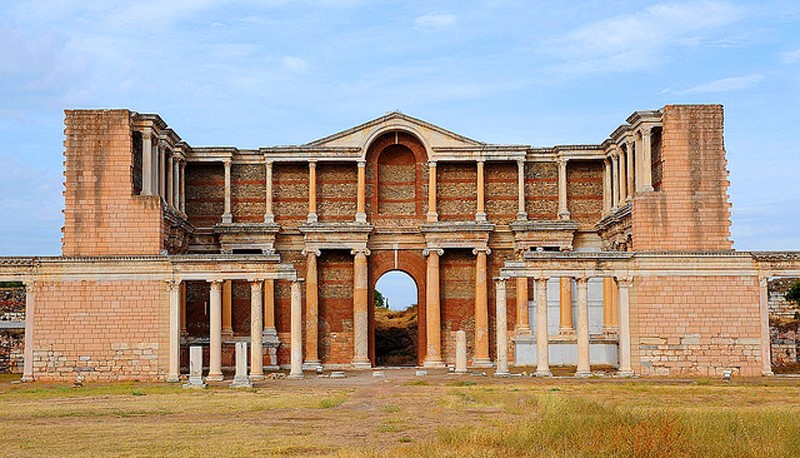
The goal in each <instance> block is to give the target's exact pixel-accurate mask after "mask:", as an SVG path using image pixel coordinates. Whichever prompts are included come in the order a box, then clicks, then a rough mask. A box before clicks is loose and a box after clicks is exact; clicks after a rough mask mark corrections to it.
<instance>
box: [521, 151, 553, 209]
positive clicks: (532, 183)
mask: <svg viewBox="0 0 800 458" xmlns="http://www.w3.org/2000/svg"><path fill="white" fill-rule="evenodd" d="M525 211H526V212H527V213H528V219H532V220H554V219H557V218H558V164H556V163H555V162H528V163H526V164H525Z"/></svg>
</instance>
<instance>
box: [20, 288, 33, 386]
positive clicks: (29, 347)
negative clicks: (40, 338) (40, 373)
mask: <svg viewBox="0 0 800 458" xmlns="http://www.w3.org/2000/svg"><path fill="white" fill-rule="evenodd" d="M35 313H36V282H34V281H33V280H26V281H25V349H24V350H23V357H24V359H25V361H24V362H23V364H22V381H23V382H32V381H33V332H34V326H33V323H34V321H35V320H36V315H35Z"/></svg>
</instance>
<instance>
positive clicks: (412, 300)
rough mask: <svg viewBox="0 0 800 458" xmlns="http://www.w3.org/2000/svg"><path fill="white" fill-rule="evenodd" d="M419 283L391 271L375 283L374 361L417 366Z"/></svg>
mask: <svg viewBox="0 0 800 458" xmlns="http://www.w3.org/2000/svg"><path fill="white" fill-rule="evenodd" d="M417 294H418V291H417V283H416V282H415V281H414V279H413V278H412V277H411V275H409V274H407V273H406V272H403V271H402V270H390V271H388V272H386V273H384V274H383V275H381V277H380V278H379V279H378V281H377V282H376V283H375V294H374V297H375V364H376V365H377V366H416V365H417V336H418V334H417V301H418V297H419V296H418V295H417Z"/></svg>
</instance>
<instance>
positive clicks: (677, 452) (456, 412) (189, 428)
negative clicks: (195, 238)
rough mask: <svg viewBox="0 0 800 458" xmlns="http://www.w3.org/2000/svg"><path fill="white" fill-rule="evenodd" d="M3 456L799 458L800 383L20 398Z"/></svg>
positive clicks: (403, 375) (3, 433)
mask: <svg viewBox="0 0 800 458" xmlns="http://www.w3.org/2000/svg"><path fill="white" fill-rule="evenodd" d="M13 380H14V377H10V376H0V440H1V441H2V442H0V443H2V452H0V454H2V455H4V456H76V455H81V456H98V455H101V456H250V455H260V456H264V455H266V456H308V455H312V456H313V455H332V456H364V455H366V456H387V457H388V456H398V455H400V456H419V457H428V456H454V457H455V456H498V457H500V456H504V457H505V456H526V455H531V454H535V455H539V456H635V457H674V456H723V457H727V456H730V457H734V456H735V457H748V456H752V457H762V456H770V457H779V456H798V454H799V453H800V380H796V379H795V380H791V379H783V380H778V379H774V380H763V379H757V380H755V379H754V380H735V381H734V382H732V383H729V384H723V383H721V382H718V381H710V380H696V381H656V380H646V381H644V380H630V381H629V380H605V379H603V380H574V379H551V380H545V381H542V380H538V379H537V380H535V379H527V378H525V379H520V378H514V379H504V380H495V379H492V378H490V377H473V376H461V377H456V376H448V375H444V374H441V375H431V376H428V377H414V376H413V373H412V372H409V371H386V378H384V379H373V378H372V377H371V376H370V374H369V373H368V372H367V373H360V374H357V375H354V376H351V377H349V378H347V379H343V380H341V379H318V378H311V377H309V378H307V379H305V380H301V381H288V380H270V381H267V382H264V383H263V384H260V385H259V386H258V387H257V388H253V389H246V390H233V389H230V388H228V387H227V385H226V384H222V385H218V386H213V387H211V388H209V389H206V390H185V389H182V388H181V387H180V386H178V385H168V384H141V383H117V384H88V385H87V386H84V387H83V388H72V386H71V385H50V384H41V383H34V384H17V383H12V381H13Z"/></svg>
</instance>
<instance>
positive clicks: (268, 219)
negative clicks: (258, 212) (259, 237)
mask: <svg viewBox="0 0 800 458" xmlns="http://www.w3.org/2000/svg"><path fill="white" fill-rule="evenodd" d="M264 224H275V215H273V214H272V213H269V214H266V215H264Z"/></svg>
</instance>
